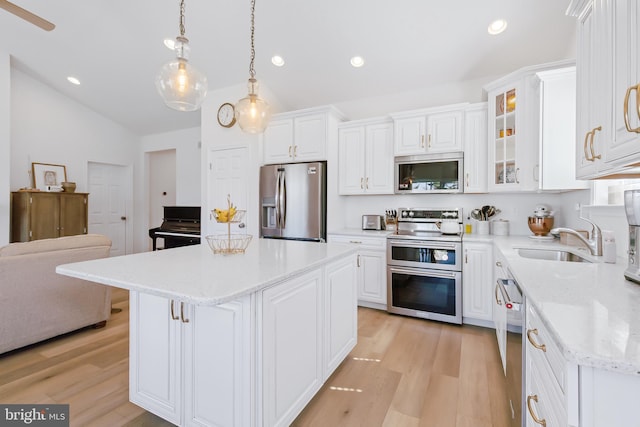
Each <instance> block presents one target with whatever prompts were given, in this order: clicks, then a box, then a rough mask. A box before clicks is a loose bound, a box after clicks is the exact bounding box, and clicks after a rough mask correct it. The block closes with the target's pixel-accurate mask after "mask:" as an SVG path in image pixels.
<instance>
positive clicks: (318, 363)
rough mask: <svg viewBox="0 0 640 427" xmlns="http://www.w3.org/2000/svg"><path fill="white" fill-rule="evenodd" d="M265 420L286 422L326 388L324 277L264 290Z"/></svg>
mask: <svg viewBox="0 0 640 427" xmlns="http://www.w3.org/2000/svg"><path fill="white" fill-rule="evenodd" d="M262 306H263V312H262V333H261V335H262V355H263V358H262V371H263V372H264V377H263V378H264V384H263V408H264V409H263V411H264V414H263V420H264V424H265V425H267V426H280V425H283V426H287V425H289V424H290V423H291V421H293V419H294V418H295V417H296V415H297V414H298V413H299V412H300V410H302V408H304V406H305V405H306V404H307V403H308V402H309V400H311V398H312V397H313V396H314V395H315V393H316V392H317V391H318V390H319V389H320V386H322V351H321V349H322V275H321V272H320V271H314V272H312V273H309V274H306V275H304V276H302V277H300V278H298V279H295V280H291V281H290V282H288V283H286V284H284V285H280V286H275V287H273V288H269V289H267V290H265V291H264V292H263V293H262Z"/></svg>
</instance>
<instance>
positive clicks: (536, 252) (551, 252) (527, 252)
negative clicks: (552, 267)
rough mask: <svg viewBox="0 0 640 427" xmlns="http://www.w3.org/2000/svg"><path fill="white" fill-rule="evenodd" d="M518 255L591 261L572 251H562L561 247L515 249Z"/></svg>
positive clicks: (555, 259) (554, 259)
mask: <svg viewBox="0 0 640 427" xmlns="http://www.w3.org/2000/svg"><path fill="white" fill-rule="evenodd" d="M517 251H518V255H520V256H521V257H523V258H533V259H546V260H550V261H571V262H591V261H589V260H588V259H586V258H584V257H582V256H580V255H578V254H574V253H573V252H569V251H563V250H562V249H527V248H519V249H517Z"/></svg>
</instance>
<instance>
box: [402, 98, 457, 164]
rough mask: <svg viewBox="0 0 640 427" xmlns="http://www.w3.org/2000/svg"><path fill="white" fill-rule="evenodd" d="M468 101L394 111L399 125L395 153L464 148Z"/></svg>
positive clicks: (441, 151)
mask: <svg viewBox="0 0 640 427" xmlns="http://www.w3.org/2000/svg"><path fill="white" fill-rule="evenodd" d="M465 105H466V104H456V105H450V106H446V107H439V108H430V109H423V110H414V111H406V112H402V113H393V114H391V117H392V118H393V121H394V127H395V138H394V139H395V143H394V150H393V152H394V155H395V156H410V155H414V154H428V153H444V152H450V151H462V126H463V123H462V121H463V116H464V107H465Z"/></svg>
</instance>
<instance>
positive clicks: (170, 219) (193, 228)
mask: <svg viewBox="0 0 640 427" xmlns="http://www.w3.org/2000/svg"><path fill="white" fill-rule="evenodd" d="M149 237H150V238H151V239H152V240H153V250H154V251H155V250H156V249H157V247H156V239H157V238H159V237H160V238H163V239H164V248H165V249H169V248H177V247H179V246H189V245H199V244H200V206H165V207H164V217H163V218H162V225H160V227H156V228H151V229H149Z"/></svg>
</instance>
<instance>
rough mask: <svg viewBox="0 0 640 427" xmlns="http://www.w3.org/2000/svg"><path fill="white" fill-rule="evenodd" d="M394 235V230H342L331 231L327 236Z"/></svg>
mask: <svg viewBox="0 0 640 427" xmlns="http://www.w3.org/2000/svg"><path fill="white" fill-rule="evenodd" d="M393 233H394V231H393V230H362V229H360V228H341V229H338V230H333V231H329V232H328V233H327V234H328V235H331V234H334V235H335V234H338V235H342V236H358V237H387V236H389V235H391V234H393Z"/></svg>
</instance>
